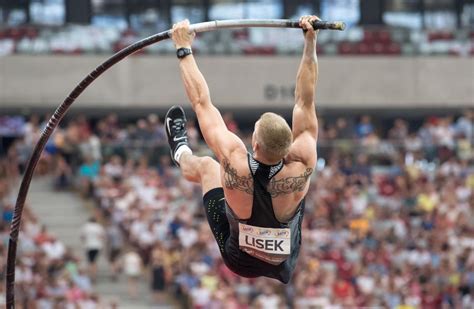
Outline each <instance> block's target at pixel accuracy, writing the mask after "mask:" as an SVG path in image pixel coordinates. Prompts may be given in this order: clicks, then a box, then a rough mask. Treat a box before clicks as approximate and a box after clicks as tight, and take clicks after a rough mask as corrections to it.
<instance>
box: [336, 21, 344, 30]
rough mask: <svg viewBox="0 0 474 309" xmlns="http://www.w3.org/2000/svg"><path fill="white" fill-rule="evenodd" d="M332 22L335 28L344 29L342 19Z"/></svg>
mask: <svg viewBox="0 0 474 309" xmlns="http://www.w3.org/2000/svg"><path fill="white" fill-rule="evenodd" d="M334 24H335V26H336V27H335V29H336V30H340V31H344V30H345V29H346V23H345V22H343V21H336V22H335V23H334Z"/></svg>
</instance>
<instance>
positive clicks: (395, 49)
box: [386, 43, 402, 55]
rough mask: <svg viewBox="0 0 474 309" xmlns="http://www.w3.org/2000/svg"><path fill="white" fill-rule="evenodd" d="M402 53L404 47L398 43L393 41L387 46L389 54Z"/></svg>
mask: <svg viewBox="0 0 474 309" xmlns="http://www.w3.org/2000/svg"><path fill="white" fill-rule="evenodd" d="M401 53H402V48H401V47H400V44H398V43H391V44H389V45H388V46H387V47H386V54H389V55H400V54H401Z"/></svg>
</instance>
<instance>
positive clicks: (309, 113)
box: [290, 16, 318, 167]
mask: <svg viewBox="0 0 474 309" xmlns="http://www.w3.org/2000/svg"><path fill="white" fill-rule="evenodd" d="M317 19H318V18H317V17H316V16H304V17H301V19H300V23H301V26H302V28H303V29H304V31H305V34H304V36H305V43H304V50H303V57H302V59H301V63H300V66H299V69H298V74H297V76H296V89H295V107H294V108H293V124H292V131H293V145H292V147H291V149H290V154H292V155H293V157H294V159H295V160H298V161H301V162H302V163H304V164H305V165H306V166H308V167H312V166H314V165H315V164H316V141H317V138H318V119H317V118H316V107H315V105H314V99H315V88H316V82H317V79H318V61H317V57H316V36H317V32H316V31H315V30H314V29H313V27H312V26H311V24H310V22H311V21H313V20H317Z"/></svg>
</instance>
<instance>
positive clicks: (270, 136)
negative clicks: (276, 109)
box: [256, 113, 293, 161]
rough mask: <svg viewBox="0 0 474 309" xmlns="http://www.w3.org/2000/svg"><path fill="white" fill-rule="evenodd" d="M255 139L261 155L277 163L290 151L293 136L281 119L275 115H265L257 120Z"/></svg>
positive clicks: (284, 121)
mask: <svg viewBox="0 0 474 309" xmlns="http://www.w3.org/2000/svg"><path fill="white" fill-rule="evenodd" d="M256 139H257V143H258V144H259V145H260V147H261V148H262V152H263V155H264V156H265V157H267V159H269V160H271V161H278V160H281V159H282V158H284V157H285V156H286V155H287V154H288V152H289V151H290V146H291V144H292V143H293V134H292V133H291V129H290V126H289V125H288V123H287V122H286V120H285V119H284V118H283V117H281V116H280V115H277V114H275V113H265V114H263V115H262V116H261V117H260V119H259V120H258V126H257V128H256Z"/></svg>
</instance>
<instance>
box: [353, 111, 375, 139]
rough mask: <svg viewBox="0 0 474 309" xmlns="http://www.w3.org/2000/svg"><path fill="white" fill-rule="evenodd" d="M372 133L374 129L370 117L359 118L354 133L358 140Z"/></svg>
mask: <svg viewBox="0 0 474 309" xmlns="http://www.w3.org/2000/svg"><path fill="white" fill-rule="evenodd" d="M373 132H374V127H373V125H372V122H371V119H370V116H368V115H364V116H362V117H361V118H360V122H359V124H358V125H357V126H356V133H357V136H358V137H359V138H364V137H367V136H369V135H370V134H371V133H373Z"/></svg>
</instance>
